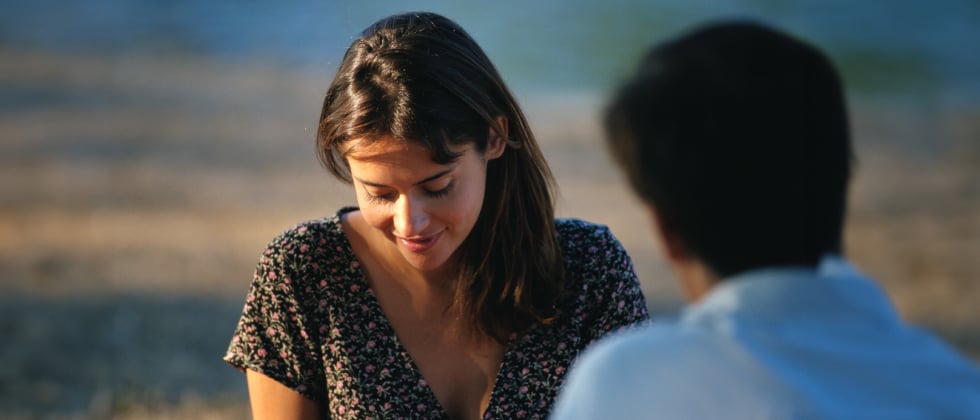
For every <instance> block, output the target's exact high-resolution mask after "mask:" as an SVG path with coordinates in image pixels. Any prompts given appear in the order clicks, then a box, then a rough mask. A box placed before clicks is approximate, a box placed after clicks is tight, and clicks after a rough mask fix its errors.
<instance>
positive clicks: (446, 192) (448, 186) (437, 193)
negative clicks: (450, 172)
mask: <svg viewBox="0 0 980 420" xmlns="http://www.w3.org/2000/svg"><path fill="white" fill-rule="evenodd" d="M452 188H453V183H452V181H450V182H449V183H448V184H446V186H445V187H443V188H442V189H439V190H435V191H433V190H430V189H427V188H426V189H425V190H424V191H425V195H427V196H429V197H432V198H440V197H445V196H447V195H449V192H450V190H451V189H452Z"/></svg>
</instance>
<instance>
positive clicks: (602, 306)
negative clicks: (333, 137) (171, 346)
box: [224, 208, 648, 419]
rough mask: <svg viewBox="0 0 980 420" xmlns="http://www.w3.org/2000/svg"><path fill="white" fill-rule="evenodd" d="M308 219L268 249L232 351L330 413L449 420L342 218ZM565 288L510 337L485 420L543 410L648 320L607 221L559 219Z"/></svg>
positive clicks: (531, 415) (235, 359) (532, 415)
mask: <svg viewBox="0 0 980 420" xmlns="http://www.w3.org/2000/svg"><path fill="white" fill-rule="evenodd" d="M352 210H355V209H353V208H344V209H341V210H340V211H339V212H338V213H337V214H336V215H334V216H331V217H327V218H323V219H319V220H314V221H309V222H305V223H301V224H299V225H297V226H294V227H293V228H291V229H288V230H287V231H285V232H283V233H282V234H280V235H279V236H277V237H276V238H275V239H274V240H273V241H272V242H271V243H270V244H269V246H268V248H267V249H266V250H265V251H264V253H263V254H262V256H261V258H260V261H259V264H258V266H257V268H256V271H255V276H254V279H253V281H252V286H251V289H250V291H249V293H248V295H247V297H246V301H245V307H244V309H243V311H242V316H241V319H240V321H239V323H238V326H237V328H236V330H235V333H234V336H233V338H232V340H231V343H230V345H229V348H228V353H227V355H226V356H225V358H224V359H225V361H227V362H228V363H230V364H231V365H233V366H235V367H237V368H239V369H242V370H244V369H250V370H253V371H257V372H260V373H262V374H264V375H266V376H268V377H270V378H272V379H274V380H276V381H278V382H280V383H282V384H283V385H285V386H287V387H289V388H291V389H293V390H295V391H297V392H298V393H300V394H302V395H303V396H305V397H307V398H310V399H312V400H314V401H316V402H317V403H318V404H320V406H321V410H323V411H325V412H327V413H328V414H329V416H330V418H332V419H345V418H350V419H367V418H384V419H389V418H427V419H428V418H431V419H442V418H448V417H447V415H446V413H445V412H444V410H443V409H442V407H441V406H440V404H439V402H438V400H437V399H436V397H435V394H434V393H433V392H432V391H431V389H430V388H429V387H428V384H427V383H426V381H425V379H424V378H423V377H422V374H421V372H420V371H419V370H418V368H417V367H416V366H415V363H414V362H413V361H412V359H411V357H410V356H409V354H408V353H407V352H406V351H405V349H404V348H403V347H402V345H401V343H400V342H399V340H398V337H397V336H396V335H395V333H394V330H393V329H392V327H391V325H390V324H389V322H388V320H387V318H386V317H385V315H384V313H383V312H382V309H381V307H380V306H379V304H378V301H377V300H376V297H375V295H374V292H373V291H372V290H371V289H370V287H369V286H368V283H367V280H366V279H365V277H364V273H363V271H362V270H361V267H360V263H359V262H358V260H357V259H356V257H355V255H354V252H353V250H352V248H351V245H350V243H349V241H348V240H347V237H346V236H345V235H344V233H343V230H342V227H341V224H340V217H341V215H342V214H343V213H345V212H348V211H352ZM556 224H557V231H558V237H559V242H560V245H561V247H562V252H563V259H564V263H565V273H566V285H565V291H564V293H563V294H562V296H561V297H560V299H559V302H558V306H557V312H556V315H557V317H556V319H555V320H554V321H553V322H552V323H550V324H548V325H534V326H532V327H531V328H530V329H529V330H528V331H527V332H526V333H525V334H523V335H522V336H520V337H517V336H514V335H512V337H511V342H510V343H509V345H508V347H507V349H506V352H505V354H504V358H503V363H502V364H501V367H500V370H499V373H498V375H497V378H496V383H495V385H494V388H493V391H492V394H491V400H490V404H489V406H488V407H487V409H486V411H485V412H484V416H483V417H484V418H485V419H490V418H528V419H543V418H546V417H547V415H548V412H549V411H550V409H551V407H552V405H553V403H554V400H555V398H556V395H557V392H558V389H559V387H560V385H561V383H562V380H563V379H564V377H565V373H566V371H567V370H568V368H569V366H570V365H571V362H572V361H573V360H574V358H575V357H576V356H578V354H579V353H580V352H581V351H582V350H583V349H584V348H585V347H586V346H588V345H589V344H590V343H592V342H593V341H595V340H597V339H598V338H600V337H602V336H604V335H606V334H607V333H610V332H613V331H616V330H619V329H622V328H625V327H628V326H631V325H634V324H636V323H639V322H641V321H644V320H646V319H647V317H648V314H647V308H646V304H645V300H644V296H643V293H642V291H641V289H640V285H639V282H638V281H637V279H636V275H635V273H634V270H633V266H632V263H631V261H630V259H629V256H628V255H627V253H626V251H625V250H624V248H623V247H622V245H621V244H620V243H619V241H618V240H617V239H616V238H615V237H614V236H613V235H612V233H611V232H610V231H609V229H608V228H606V227H604V226H600V225H594V224H590V223H587V222H584V221H580V220H575V219H558V220H556Z"/></svg>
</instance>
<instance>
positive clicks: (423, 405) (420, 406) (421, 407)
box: [415, 403, 425, 412]
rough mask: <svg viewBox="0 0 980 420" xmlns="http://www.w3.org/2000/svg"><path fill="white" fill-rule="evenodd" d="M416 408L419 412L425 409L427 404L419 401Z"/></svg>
mask: <svg viewBox="0 0 980 420" xmlns="http://www.w3.org/2000/svg"><path fill="white" fill-rule="evenodd" d="M415 409H416V410H418V411H419V412H422V411H425V404H422V403H419V405H417V406H415Z"/></svg>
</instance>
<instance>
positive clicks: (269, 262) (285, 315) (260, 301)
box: [224, 228, 325, 401]
mask: <svg viewBox="0 0 980 420" xmlns="http://www.w3.org/2000/svg"><path fill="white" fill-rule="evenodd" d="M304 233H305V229H303V228H300V229H294V230H291V231H288V232H286V233H283V234H282V235H280V236H279V237H277V238H276V239H275V240H273V241H272V243H271V244H270V245H269V247H268V248H266V250H265V251H264V252H263V254H262V257H261V258H260V260H259V263H258V265H257V267H256V269H255V275H254V277H253V280H252V286H251V289H250V290H249V293H248V295H247V297H246V299H245V307H244V309H243V310H242V316H241V319H240V320H239V322H238V326H237V328H236V329H235V333H234V335H233V337H232V340H231V344H230V345H229V347H228V353H227V354H226V356H225V358H224V360H225V361H226V362H228V363H230V364H231V365H233V366H235V367H237V368H239V369H249V370H253V371H256V372H259V373H262V374H264V375H266V376H268V377H270V378H272V379H273V380H275V381H277V382H279V383H281V384H283V385H285V386H286V387H288V388H290V389H293V390H295V391H296V392H298V393H300V394H302V395H303V396H305V397H307V398H310V399H311V400H314V401H317V400H318V399H319V398H321V396H323V395H325V390H324V387H325V385H324V384H325V377H324V373H323V368H322V351H321V348H322V347H321V345H320V343H319V341H320V338H319V335H320V334H319V331H316V330H313V329H312V328H313V327H312V326H313V325H315V323H314V322H312V321H313V320H312V319H310V318H311V317H313V315H314V312H313V311H312V310H311V306H310V304H309V302H310V301H311V299H312V300H313V301H315V298H313V297H311V296H309V294H310V293H311V292H310V288H308V287H305V286H302V284H301V282H302V280H305V278H306V276H305V275H304V273H303V270H304V268H303V267H305V266H307V263H306V258H307V257H306V256H305V255H303V250H305V249H306V248H308V247H307V246H306V245H304V242H303V239H304V237H305V235H304Z"/></svg>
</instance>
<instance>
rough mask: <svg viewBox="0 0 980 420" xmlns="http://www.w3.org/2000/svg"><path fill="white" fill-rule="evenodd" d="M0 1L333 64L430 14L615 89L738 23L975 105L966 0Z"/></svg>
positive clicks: (521, 68) (972, 3)
mask: <svg viewBox="0 0 980 420" xmlns="http://www.w3.org/2000/svg"><path fill="white" fill-rule="evenodd" d="M394 3H395V2H391V1H377V0H365V1H361V0H349V1H339V0H326V1H323V0H320V1H317V0H298V1H287V2H283V1H276V0H207V1H200V0H171V1H165V0H86V1H67V0H63V1H58V0H34V1H14V0H0V11H2V13H0V47H4V48H15V49H29V50H51V51H60V52H67V53H89V54H91V53H95V54H126V53H157V52H168V53H169V52H180V53H189V54H202V55H207V56H213V57H216V58H219V59H230V60H253V59H262V60H271V61H275V62H277V63H279V64H281V65H284V66H291V67H297V68H302V69H309V70H311V71H331V72H332V71H333V70H334V69H335V68H336V65H337V62H338V61H339V59H340V57H341V55H342V54H343V51H344V49H345V48H346V46H347V45H348V44H349V42H350V40H351V39H352V37H354V36H355V35H356V34H357V33H358V32H359V31H360V30H361V29H362V28H363V27H365V26H366V25H368V24H370V23H371V22H372V21H374V20H375V19H377V18H379V17H381V16H384V15H387V14H390V13H393V12H398V11H406V10H432V11H436V12H439V13H443V14H445V15H447V16H449V17H450V18H453V19H454V20H456V21H458V22H459V23H460V24H462V25H463V26H464V27H465V28H467V29H468V30H469V31H470V32H471V33H472V34H473V36H474V37H475V38H476V39H477V40H478V41H479V42H480V43H481V44H482V45H483V46H484V48H485V49H486V50H487V52H488V54H489V55H490V56H491V58H492V59H493V60H494V61H495V62H496V63H497V65H498V67H500V70H501V71H502V72H503V74H504V76H505V78H507V79H508V80H509V81H510V83H511V84H512V85H514V86H515V87H517V88H519V89H544V90H548V89H594V88H606V87H608V86H611V85H613V84H614V83H615V82H616V81H617V80H618V79H619V78H621V77H622V76H623V74H624V72H625V71H626V70H627V69H628V68H629V67H630V65H631V64H632V63H633V62H634V60H635V59H636V57H637V56H638V55H639V54H640V52H641V51H642V50H643V49H644V48H645V47H646V46H648V45H649V44H650V43H652V42H655V41H657V40H661V39H664V37H667V36H670V35H673V34H676V33H678V31H681V30H683V29H685V28H689V27H690V26H691V25H694V24H697V23H700V22H703V21H706V20H710V19H715V18H722V17H736V16H737V17H748V18H753V19H757V20H761V21H763V22H767V23H770V24H772V25H775V26H778V27H781V28H784V29H786V30H788V31H790V32H792V33H795V34H797V35H800V36H802V37H805V38H807V39H809V40H811V41H812V42H814V43H815V44H817V45H818V46H820V47H822V48H824V49H825V50H826V51H828V53H829V54H830V55H831V57H832V58H833V59H834V60H835V61H836V62H837V63H838V65H839V67H840V68H841V69H842V71H843V73H844V76H845V80H846V82H847V83H848V87H849V88H850V89H852V90H854V91H856V92H859V93H868V94H872V95H890V96H898V97H921V96H928V97H929V98H930V100H941V101H956V102H963V101H966V102H971V103H972V102H978V101H980V99H978V98H980V76H978V75H980V46H978V45H980V2H978V1H976V0H933V1H928V2H925V1H917V0H893V1H889V2H853V1H847V0H823V1H781V0H734V1H724V0H673V1H649V0H604V1H592V0H565V1H547V2H534V1H512V0H507V1H494V2H462V1H452V0H425V1H415V2H399V3H397V5H396V4H394Z"/></svg>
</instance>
